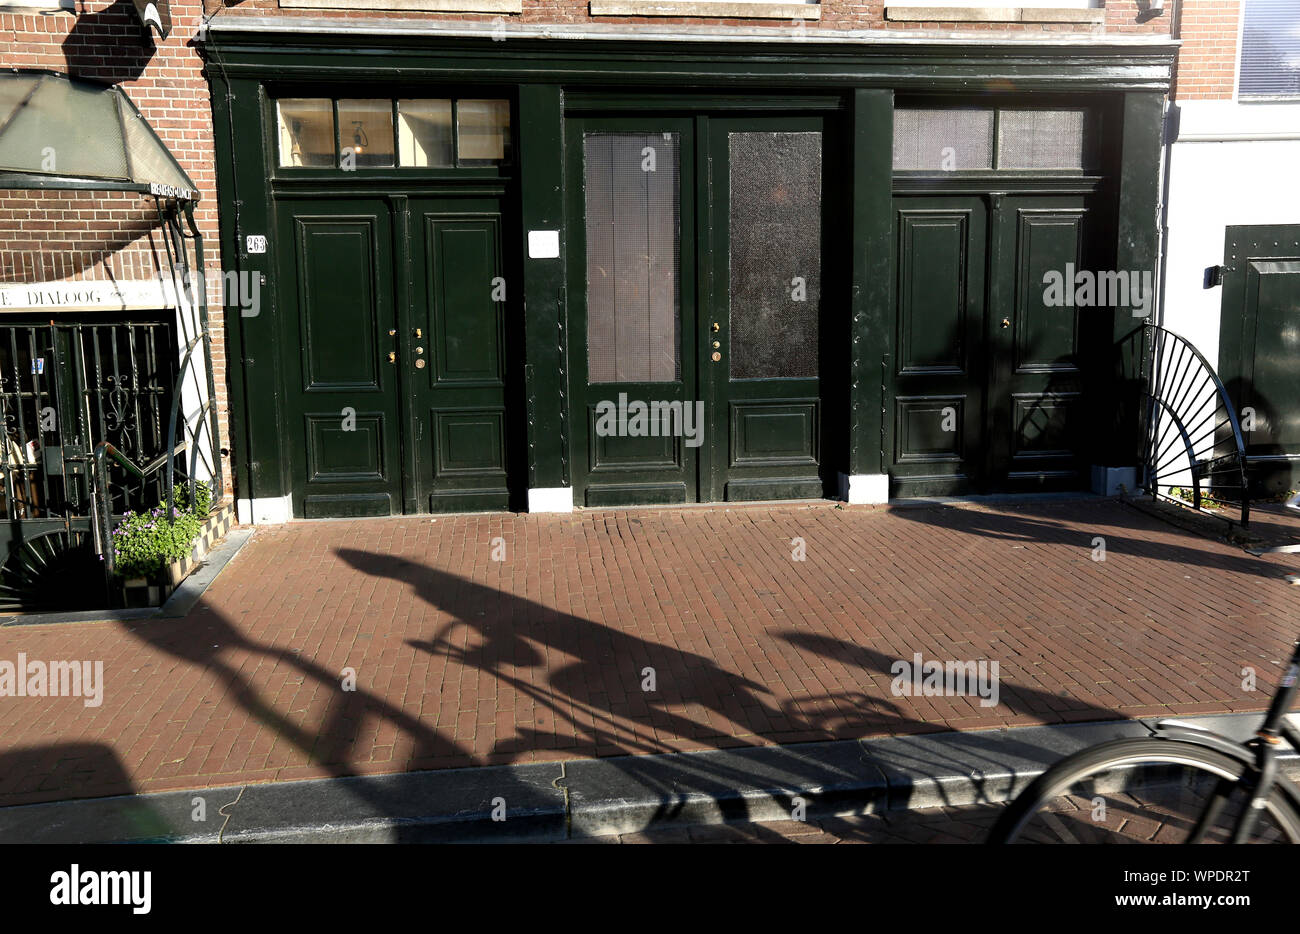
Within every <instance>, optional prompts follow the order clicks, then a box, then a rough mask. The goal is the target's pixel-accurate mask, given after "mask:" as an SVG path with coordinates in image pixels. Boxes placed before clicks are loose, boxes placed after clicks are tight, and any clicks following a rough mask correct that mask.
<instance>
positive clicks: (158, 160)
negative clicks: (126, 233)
mask: <svg viewBox="0 0 1300 934" xmlns="http://www.w3.org/2000/svg"><path fill="white" fill-rule="evenodd" d="M118 103H119V109H120V110H121V112H122V128H123V133H124V138H125V140H126V151H127V153H128V154H129V155H130V157H131V178H132V179H133V180H135V181H137V182H161V183H162V184H164V185H175V186H176V187H177V188H193V187H194V183H193V182H191V181H190V180H189V179H188V178H187V177H186V176H185V173H184V172H183V171H182V170H181V169H180V167H179V166H177V164H176V162H175V161H174V158H173V157H172V155H171V153H169V152H168V151H167V149H165V148H164V147H163V144H162V143H161V142H159V141H158V140H157V139H156V138H155V137H154V135H153V133H152V132H151V131H150V129H149V124H148V123H146V122H145V119H144V117H142V116H141V115H140V114H138V113H136V112H135V111H134V110H133V109H132V108H130V107H128V106H127V105H126V102H125V101H119V102H118Z"/></svg>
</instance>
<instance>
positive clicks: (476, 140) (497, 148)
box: [456, 101, 510, 165]
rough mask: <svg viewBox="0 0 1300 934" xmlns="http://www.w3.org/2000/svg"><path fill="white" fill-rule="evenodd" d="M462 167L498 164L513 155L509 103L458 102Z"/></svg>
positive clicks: (459, 147)
mask: <svg viewBox="0 0 1300 934" xmlns="http://www.w3.org/2000/svg"><path fill="white" fill-rule="evenodd" d="M456 146H457V156H458V157H459V161H460V164H461V165H495V164H496V163H498V162H504V161H505V160H506V158H507V157H508V156H509V155H510V102H509V101H456Z"/></svg>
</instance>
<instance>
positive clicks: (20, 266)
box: [0, 0, 230, 477]
mask: <svg viewBox="0 0 1300 934" xmlns="http://www.w3.org/2000/svg"><path fill="white" fill-rule="evenodd" d="M213 9H214V10H215V9H217V7H216V6H215V5H214V6H213ZM171 10H172V34H171V36H170V37H169V38H168V39H167V40H166V41H165V42H161V43H159V44H158V45H157V47H156V48H155V47H154V46H151V45H150V42H149V40H147V39H145V38H144V36H143V34H142V30H141V26H140V24H139V22H138V21H137V20H136V18H135V12H134V10H133V9H132V8H131V6H130V4H129V3H126V4H124V3H122V2H118V0H78V2H77V11H76V13H75V14H74V13H73V12H71V11H60V12H56V13H45V14H38V13H33V14H24V15H18V14H15V13H0V49H2V50H3V65H4V66H6V67H9V66H12V67H17V68H42V69H48V70H51V71H56V72H59V73H61V74H68V75H72V76H74V77H81V78H89V79H93V80H96V81H101V82H108V83H113V84H119V85H121V87H122V88H123V90H125V91H126V93H127V95H128V96H129V97H130V98H131V100H132V102H134V104H135V105H136V107H138V108H139V109H140V112H141V113H142V114H143V115H144V117H145V119H146V120H148V121H149V124H150V125H151V126H152V127H153V128H154V131H155V132H156V133H157V134H158V135H159V137H160V138H161V139H162V141H163V142H164V143H166V144H167V147H168V148H169V149H170V150H171V151H172V154H173V155H174V156H175V157H176V159H177V161H178V162H180V164H181V166H182V167H183V168H184V169H185V171H186V172H187V173H188V174H189V176H190V178H192V179H193V180H194V183H195V185H197V186H198V189H199V191H200V193H201V196H202V200H201V201H200V203H199V207H198V209H197V211H196V215H197V218H196V219H197V221H198V223H199V229H200V230H201V231H202V233H203V236H204V247H205V251H206V253H207V256H206V260H207V267H208V268H207V277H208V281H209V282H210V283H212V284H214V285H218V286H219V281H220V278H219V277H220V272H221V257H220V250H219V245H220V244H219V241H218V231H217V192H216V177H215V170H214V161H213V158H214V157H213V148H212V110H211V105H210V103H209V98H208V86H207V81H206V80H205V79H204V77H203V74H202V62H201V61H200V59H199V56H198V54H197V53H196V51H195V50H194V48H193V46H192V45H190V43H191V42H192V40H193V38H194V36H195V33H196V32H197V31H198V25H199V20H200V17H201V15H202V13H203V10H202V6H201V5H200V2H199V0H172V5H171ZM166 256H167V254H166V250H165V248H164V246H163V243H162V241H161V240H160V239H159V237H158V230H157V215H156V213H155V208H154V202H153V199H152V198H145V197H141V196H139V195H134V194H125V193H121V192H117V193H112V192H94V193H85V192H33V193H27V192H18V191H12V190H9V191H0V281H4V282H20V281H32V280H33V279H37V280H41V281H56V280H61V279H105V278H109V277H110V276H113V277H118V278H126V279H139V278H148V277H149V276H151V275H153V274H156V269H157V266H158V264H159V263H161V264H162V265H163V268H164V269H165V268H166V262H167V259H166ZM209 294H210V302H209V304H210V310H211V313H212V317H211V333H212V341H213V366H214V374H213V375H214V379H215V382H216V385H217V395H218V405H219V414H220V418H221V434H222V443H223V445H224V446H227V447H229V446H230V423H229V412H228V409H227V392H226V378H227V373H226V365H225V347H224V340H223V333H222V329H223V324H222V307H221V292H220V290H219V288H218V290H217V291H215V292H213V291H211V287H210V288H209ZM226 476H227V477H229V476H230V471H229V470H227V471H226Z"/></svg>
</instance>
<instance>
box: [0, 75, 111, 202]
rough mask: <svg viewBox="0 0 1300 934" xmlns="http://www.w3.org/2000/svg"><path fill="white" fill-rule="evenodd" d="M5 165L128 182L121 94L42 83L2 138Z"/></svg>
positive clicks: (53, 80) (65, 83) (2, 163)
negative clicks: (120, 102) (125, 180)
mask: <svg viewBox="0 0 1300 934" xmlns="http://www.w3.org/2000/svg"><path fill="white" fill-rule="evenodd" d="M29 90H30V88H29ZM0 166H6V167H11V168H16V169H22V170H24V171H37V172H45V173H49V174H59V175H83V176H87V177H90V178H114V179H125V178H128V177H129V176H128V174H127V164H126V149H125V146H124V143H123V140H122V126H121V123H120V122H119V118H118V109H117V96H116V95H114V94H110V93H106V92H105V91H104V89H103V88H100V87H96V86H94V85H85V84H74V83H73V82H71V81H63V80H59V79H56V78H53V77H51V78H50V79H49V80H46V81H42V82H41V83H40V85H39V86H38V87H37V88H36V91H35V92H34V93H33V94H32V96H31V99H30V100H28V101H27V104H26V105H25V106H23V107H21V108H17V110H16V112H14V113H13V116H12V119H11V120H10V122H9V124H8V125H7V126H6V127H5V129H4V134H3V136H0Z"/></svg>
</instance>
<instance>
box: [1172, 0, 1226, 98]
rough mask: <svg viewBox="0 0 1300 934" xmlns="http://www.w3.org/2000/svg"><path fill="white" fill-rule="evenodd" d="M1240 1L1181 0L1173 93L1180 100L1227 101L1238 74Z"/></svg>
mask: <svg viewBox="0 0 1300 934" xmlns="http://www.w3.org/2000/svg"><path fill="white" fill-rule="evenodd" d="M1240 16H1241V4H1240V2H1239V0H1182V12H1181V16H1180V19H1179V35H1180V38H1181V39H1182V40H1183V46H1182V48H1181V49H1180V50H1179V52H1178V69H1177V72H1176V74H1175V81H1174V90H1173V92H1172V96H1173V97H1174V98H1176V99H1178V100H1192V99H1198V98H1199V99H1202V100H1225V99H1229V98H1231V97H1232V92H1233V89H1234V88H1235V87H1236V77H1237V37H1238V22H1239V19H1240Z"/></svg>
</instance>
